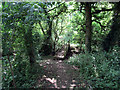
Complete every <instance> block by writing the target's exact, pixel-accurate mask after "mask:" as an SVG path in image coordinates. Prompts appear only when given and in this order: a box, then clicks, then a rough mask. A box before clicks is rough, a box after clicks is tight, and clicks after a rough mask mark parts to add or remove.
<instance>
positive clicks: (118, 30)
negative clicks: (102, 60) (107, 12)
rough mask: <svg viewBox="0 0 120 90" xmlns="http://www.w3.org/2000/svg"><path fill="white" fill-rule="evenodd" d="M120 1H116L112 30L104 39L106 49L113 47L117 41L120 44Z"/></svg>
mask: <svg viewBox="0 0 120 90" xmlns="http://www.w3.org/2000/svg"><path fill="white" fill-rule="evenodd" d="M119 4H120V2H119V3H115V6H114V14H113V19H112V20H113V23H112V26H111V31H110V32H109V33H108V35H107V36H106V38H105V39H104V41H103V49H104V50H105V51H107V52H108V51H109V49H110V48H113V46H114V45H116V42H117V43H118V46H119V40H120V15H119V14H120V6H119Z"/></svg>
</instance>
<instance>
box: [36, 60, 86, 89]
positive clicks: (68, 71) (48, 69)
mask: <svg viewBox="0 0 120 90" xmlns="http://www.w3.org/2000/svg"><path fill="white" fill-rule="evenodd" d="M40 66H43V67H44V71H45V75H43V76H42V77H41V78H39V79H38V83H37V87H41V86H40V85H42V87H43V88H57V89H60V88H70V89H73V88H74V87H80V88H82V87H85V84H84V83H83V81H82V80H83V79H82V78H79V69H78V68H76V67H75V66H72V65H68V64H66V63H65V62H63V61H61V60H53V59H47V60H45V61H44V62H41V63H40Z"/></svg>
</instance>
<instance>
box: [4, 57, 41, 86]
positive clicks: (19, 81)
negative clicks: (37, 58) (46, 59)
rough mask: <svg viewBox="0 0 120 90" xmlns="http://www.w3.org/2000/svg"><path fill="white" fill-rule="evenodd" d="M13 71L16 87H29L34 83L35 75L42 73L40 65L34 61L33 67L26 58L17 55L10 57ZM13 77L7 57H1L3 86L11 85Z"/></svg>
mask: <svg viewBox="0 0 120 90" xmlns="http://www.w3.org/2000/svg"><path fill="white" fill-rule="evenodd" d="M10 60H11V64H12V67H13V72H14V79H15V84H16V87H17V88H22V87H23V88H24V87H26V88H30V87H33V86H34V85H35V83H36V79H37V78H36V77H39V76H40V75H42V74H43V71H42V67H40V66H39V64H38V63H35V64H34V65H33V67H31V66H30V63H29V62H28V60H27V58H22V57H21V56H20V55H17V56H16V58H15V59H14V57H12V56H11V57H10ZM12 83H13V78H12V75H11V70H10V67H9V63H8V59H7V57H4V58H3V88H9V87H13V85H12Z"/></svg>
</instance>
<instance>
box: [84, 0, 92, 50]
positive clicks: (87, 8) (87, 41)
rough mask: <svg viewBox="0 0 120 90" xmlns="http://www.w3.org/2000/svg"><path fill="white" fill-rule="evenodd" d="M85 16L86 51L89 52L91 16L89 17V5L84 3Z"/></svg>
mask: <svg viewBox="0 0 120 90" xmlns="http://www.w3.org/2000/svg"><path fill="white" fill-rule="evenodd" d="M85 14H86V37H85V44H86V51H88V52H90V51H91V38H92V15H91V3H89V2H86V3H85Z"/></svg>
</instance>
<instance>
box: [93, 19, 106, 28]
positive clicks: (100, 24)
mask: <svg viewBox="0 0 120 90" xmlns="http://www.w3.org/2000/svg"><path fill="white" fill-rule="evenodd" d="M93 21H95V22H96V23H98V24H99V25H100V26H101V27H106V26H104V25H102V24H101V23H100V22H99V21H97V20H92V22H93Z"/></svg>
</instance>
